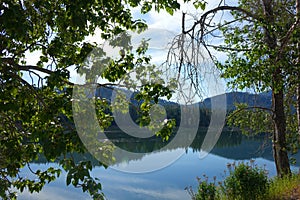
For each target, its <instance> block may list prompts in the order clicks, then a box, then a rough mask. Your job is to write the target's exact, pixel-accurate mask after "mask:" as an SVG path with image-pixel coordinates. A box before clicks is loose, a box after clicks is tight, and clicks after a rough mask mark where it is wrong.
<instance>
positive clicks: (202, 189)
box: [195, 181, 217, 200]
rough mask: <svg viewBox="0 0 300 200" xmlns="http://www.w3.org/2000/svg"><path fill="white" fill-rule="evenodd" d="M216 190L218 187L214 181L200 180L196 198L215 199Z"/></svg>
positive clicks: (203, 199) (198, 199) (199, 199)
mask: <svg viewBox="0 0 300 200" xmlns="http://www.w3.org/2000/svg"><path fill="white" fill-rule="evenodd" d="M216 192H217V189H216V185H215V184H214V183H208V182H207V181H203V182H200V183H199V186H198V193H197V194H196V195H195V197H196V198H195V200H214V199H215V198H216Z"/></svg>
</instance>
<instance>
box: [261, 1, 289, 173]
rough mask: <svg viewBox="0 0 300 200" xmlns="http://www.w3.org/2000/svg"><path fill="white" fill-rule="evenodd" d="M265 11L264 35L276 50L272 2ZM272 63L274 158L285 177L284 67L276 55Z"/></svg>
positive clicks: (272, 57)
mask: <svg viewBox="0 0 300 200" xmlns="http://www.w3.org/2000/svg"><path fill="white" fill-rule="evenodd" d="M262 3H263V9H264V15H265V16H264V17H265V21H266V25H265V27H264V31H265V32H264V34H265V40H266V44H267V45H268V47H269V49H276V47H277V38H276V35H274V34H273V33H272V30H271V31H270V30H269V27H270V26H269V25H271V24H274V20H275V16H274V12H273V7H272V0H263V1H262ZM270 61H271V62H272V61H274V63H272V65H274V71H273V73H272V79H273V87H272V92H273V95H272V103H273V122H274V133H273V156H274V160H275V165H276V170H277V175H278V176H279V177H283V176H284V175H289V174H290V173H291V170H290V163H289V159H288V154H287V149H286V118H285V113H284V93H283V88H284V86H283V78H282V69H281V68H282V67H281V66H280V64H278V63H279V62H277V61H276V58H275V56H274V55H272V54H271V55H270Z"/></svg>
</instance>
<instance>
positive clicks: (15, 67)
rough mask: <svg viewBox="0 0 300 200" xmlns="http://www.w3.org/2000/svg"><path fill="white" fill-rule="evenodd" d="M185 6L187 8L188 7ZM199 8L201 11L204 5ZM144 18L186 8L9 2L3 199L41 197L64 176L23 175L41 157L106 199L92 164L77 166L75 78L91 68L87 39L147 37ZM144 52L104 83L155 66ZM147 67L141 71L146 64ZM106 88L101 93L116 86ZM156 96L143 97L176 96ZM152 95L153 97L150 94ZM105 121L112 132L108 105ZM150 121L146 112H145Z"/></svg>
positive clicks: (0, 167)
mask: <svg viewBox="0 0 300 200" xmlns="http://www.w3.org/2000/svg"><path fill="white" fill-rule="evenodd" d="M184 2H186V1H184ZM201 2H202V1H199V2H198V1H197V6H199V5H202V3H201ZM137 6H140V7H141V13H147V12H149V11H150V10H151V9H152V7H154V9H155V10H156V11H160V10H166V11H168V12H169V13H170V14H172V13H173V12H174V11H175V10H177V9H178V8H179V7H180V4H179V3H178V2H177V1H164V0H158V1H140V0H138V1H137V0H126V1H121V0H117V1H115V0H114V1H112V0H108V1H97V0H84V1H82V0H80V1H79V0H75V1H74V0H54V1H41V0H37V1H32V0H24V1H23V0H2V1H1V4H0V60H1V62H0V88H1V94H0V95H1V98H0V116H1V122H0V157H1V159H0V160H1V161H0V174H1V176H0V179H1V180H0V196H1V197H2V198H4V199H8V198H15V192H13V191H11V190H10V189H11V188H12V187H13V188H16V189H18V190H20V191H21V192H22V191H23V190H24V189H28V190H29V191H30V192H38V191H40V190H41V189H42V188H43V186H44V185H45V184H46V183H48V182H50V181H53V180H55V178H56V177H57V176H59V174H60V170H59V169H54V168H49V169H47V170H45V171H41V170H37V171H34V170H32V173H34V174H35V176H36V179H33V180H31V179H28V178H26V177H21V176H20V175H19V172H20V169H22V168H23V167H25V166H27V167H28V168H29V169H30V170H31V168H30V162H32V161H33V160H35V159H37V158H38V157H39V156H40V155H41V154H42V155H44V156H45V158H46V159H47V160H48V161H54V160H57V161H58V162H59V163H60V165H61V166H62V168H63V169H64V170H66V171H67V180H66V182H67V184H71V183H72V184H73V185H74V186H76V187H81V188H82V190H83V191H88V192H89V193H90V194H91V196H92V197H93V198H94V199H102V198H103V194H102V193H101V184H100V183H99V181H98V180H96V179H94V178H93V177H91V175H90V173H89V172H90V171H91V170H92V164H91V162H90V161H82V162H79V163H75V162H74V160H73V159H72V153H74V152H77V153H84V152H85V151H86V149H85V147H84V145H83V144H82V142H81V140H80V138H79V137H78V135H77V134H76V130H75V127H74V124H73V123H72V120H73V115H72V96H71V93H72V88H73V83H71V82H70V81H69V78H70V70H71V69H72V67H75V68H76V69H77V70H78V71H80V69H82V68H84V66H83V65H84V60H85V58H86V57H87V55H89V54H90V53H91V51H92V50H93V49H94V48H95V47H96V44H94V43H89V42H88V41H86V40H85V38H86V37H87V36H89V35H93V34H95V31H96V30H100V32H101V38H102V39H113V38H114V37H117V36H118V35H119V34H121V33H124V31H125V30H132V31H137V32H140V31H143V30H145V29H146V27H147V25H146V23H145V22H144V21H142V20H140V19H134V18H133V17H132V15H131V11H130V9H129V8H130V7H137ZM145 50H146V49H145V48H140V49H138V51H139V52H137V53H138V54H139V56H138V58H137V59H136V60H134V56H133V53H131V52H130V49H126V52H125V53H126V55H122V57H121V59H119V60H116V61H114V62H111V63H110V67H109V68H108V70H107V71H106V72H104V73H103V74H96V75H98V76H102V77H103V78H105V79H107V80H109V81H112V82H114V81H116V80H119V79H120V78H121V77H122V75H124V74H126V73H127V72H128V71H129V70H130V69H131V68H133V67H135V66H136V65H138V64H140V65H143V64H149V58H148V57H146V56H143V55H144V54H145ZM28 52H33V53H35V55H38V56H37V57H38V62H37V63H36V64H35V65H31V64H27V62H26V59H25V57H26V56H25V55H26V54H27V53H28ZM141 63H142V64H141ZM112 85H114V84H103V85H100V86H112ZM151 88H155V90H153V91H154V92H152V94H151V95H148V96H147V95H144V96H142V97H147V99H148V102H151V101H155V100H157V98H158V97H159V96H164V95H168V94H169V93H170V91H169V90H167V88H165V87H162V86H159V84H156V85H151V84H150V85H146V86H144V87H143V88H142V89H144V90H146V89H148V90H149V89H151ZM145 94H146V93H145ZM96 104H97V105H98V108H99V112H98V114H99V121H100V122H103V123H102V124H101V126H103V127H106V126H108V125H109V123H110V121H111V116H110V115H109V112H105V111H106V110H107V109H109V108H110V106H109V104H107V101H105V99H100V100H98V101H97V102H96ZM145 113H146V114H147V112H145Z"/></svg>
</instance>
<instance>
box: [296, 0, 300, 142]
mask: <svg viewBox="0 0 300 200" xmlns="http://www.w3.org/2000/svg"><path fill="white" fill-rule="evenodd" d="M299 18H300V0H296V21H297V20H298V19H299ZM299 28H300V27H299V25H298V27H297V29H299ZM296 48H297V52H298V54H299V53H300V41H299V42H298V43H297V45H296ZM299 56H300V55H298V58H297V60H296V66H297V68H298V66H299V62H300V58H299ZM297 68H296V69H297ZM299 73H300V72H299V70H298V73H297V81H299V80H300V74H299ZM296 101H297V102H296V109H297V122H298V124H297V125H298V138H299V141H300V83H297V89H296Z"/></svg>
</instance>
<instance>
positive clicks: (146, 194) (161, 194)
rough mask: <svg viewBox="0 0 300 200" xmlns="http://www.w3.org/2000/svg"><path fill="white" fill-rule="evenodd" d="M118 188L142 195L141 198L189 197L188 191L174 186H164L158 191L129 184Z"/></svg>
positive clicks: (171, 199) (180, 199) (174, 199)
mask: <svg viewBox="0 0 300 200" xmlns="http://www.w3.org/2000/svg"><path fill="white" fill-rule="evenodd" d="M119 189H120V190H124V191H127V192H130V193H136V194H138V195H139V196H141V197H143V199H161V200H163V199H165V200H167V199H169V200H177V199H178V200H182V199H189V198H190V197H189V195H188V193H187V192H186V191H185V190H183V189H182V190H180V189H175V188H165V189H162V190H160V191H157V190H149V189H142V188H136V187H131V186H121V187H120V188H119Z"/></svg>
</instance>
